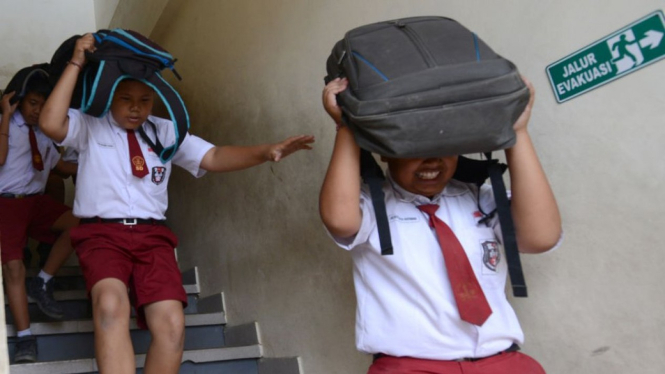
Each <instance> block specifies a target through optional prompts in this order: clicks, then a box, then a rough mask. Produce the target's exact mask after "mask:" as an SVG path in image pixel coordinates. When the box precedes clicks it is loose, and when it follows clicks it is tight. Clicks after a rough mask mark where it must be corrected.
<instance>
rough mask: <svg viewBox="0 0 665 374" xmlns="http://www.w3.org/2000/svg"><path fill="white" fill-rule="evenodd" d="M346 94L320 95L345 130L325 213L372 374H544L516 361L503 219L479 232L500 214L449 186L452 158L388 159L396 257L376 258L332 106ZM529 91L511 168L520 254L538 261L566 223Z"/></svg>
mask: <svg viewBox="0 0 665 374" xmlns="http://www.w3.org/2000/svg"><path fill="white" fill-rule="evenodd" d="M347 86H348V81H347V79H346V78H343V79H340V78H337V79H334V80H332V81H331V82H329V83H328V84H327V85H326V87H325V88H324V90H323V106H324V108H325V109H326V111H327V112H328V114H329V115H330V116H331V117H332V118H333V120H334V121H335V123H336V124H337V126H338V128H339V130H338V132H337V137H336V139H335V146H334V149H333V154H332V158H331V160H330V165H329V167H328V171H327V174H326V177H325V180H324V183H323V186H322V188H321V195H320V213H321V218H322V220H323V223H324V225H325V227H326V228H327V230H328V231H329V233H330V235H331V236H332V238H333V239H334V240H335V242H336V244H337V245H339V246H340V247H342V248H344V249H346V250H348V251H349V252H350V254H351V257H352V259H353V264H354V282H355V289H356V296H357V299H358V305H357V314H356V346H357V348H358V350H360V351H362V352H365V353H369V354H373V355H374V358H375V359H374V362H373V364H372V366H371V367H370V369H369V372H368V373H370V374H379V373H381V374H408V373H414V374H415V373H436V374H449V373H455V374H461V373H467V374H538V373H544V371H543V369H542V367H541V366H540V365H539V364H538V363H537V362H536V361H535V360H534V359H532V358H531V357H529V356H527V355H524V354H522V353H520V352H517V351H518V350H519V345H518V344H521V343H522V342H523V333H522V330H521V328H520V326H519V322H518V320H517V316H516V315H515V312H514V311H513V309H512V307H511V306H510V304H509V303H508V301H507V299H506V296H505V291H504V287H505V284H506V283H505V282H506V273H507V266H506V261H505V260H504V259H503V256H502V251H501V250H500V242H501V240H500V230H499V224H498V221H497V219H496V217H494V218H492V219H491V220H490V221H489V222H487V224H486V223H484V222H482V220H481V218H482V214H481V212H480V211H479V207H480V208H481V210H482V211H484V212H490V211H492V210H493V208H494V199H493V194H492V190H491V188H490V187H489V186H486V185H484V186H481V187H480V188H477V187H476V186H475V185H473V184H467V183H462V182H459V181H457V180H454V179H452V176H453V174H454V172H455V169H456V167H457V160H458V157H457V156H445V157H429V158H387V157H382V160H383V161H385V162H387V164H388V178H387V181H386V182H385V183H384V186H383V191H384V193H385V206H386V211H387V215H388V217H390V232H391V235H392V243H393V246H394V248H395V252H394V254H393V255H390V256H382V255H381V249H380V247H381V246H380V243H379V242H380V241H379V233H378V230H377V222H376V219H375V215H374V207H373V205H372V200H371V197H370V194H369V192H368V190H367V188H365V187H363V186H362V185H361V181H360V177H359V175H360V162H359V160H360V156H359V155H360V148H359V147H358V145H357V143H356V141H355V140H354V135H353V133H352V131H351V129H350V128H349V127H348V126H345V125H344V124H343V120H342V110H341V108H340V107H339V105H338V104H337V101H336V96H337V95H338V94H339V93H341V92H343V91H344V90H346V89H347ZM527 86H528V87H529V89H530V91H531V96H530V100H529V103H528V104H527V106H526V109H525V110H524V112H523V113H522V115H521V116H520V117H519V119H518V120H517V121H516V122H515V124H514V126H513V128H514V130H515V133H516V135H517V141H516V143H515V145H514V146H513V147H511V148H509V149H507V150H506V157H507V160H508V164H509V166H510V171H511V172H510V176H511V179H510V180H511V188H512V203H511V210H512V214H513V217H514V222H515V228H516V234H517V241H518V245H519V249H520V251H521V252H523V253H541V252H545V251H548V250H551V249H552V248H553V247H555V246H556V245H557V243H558V240H559V239H560V236H561V221H560V216H559V211H558V208H557V204H556V201H555V199H554V195H553V193H552V190H551V189H550V187H549V184H548V182H547V178H546V176H545V174H544V172H543V170H542V168H541V166H540V162H539V161H538V156H537V155H536V153H535V150H534V147H533V144H532V143H531V139H530V137H529V133H528V131H527V123H528V121H529V117H530V114H531V109H532V107H533V100H534V93H533V87H532V86H531V84H530V83H527ZM450 250H459V251H458V252H456V253H452V252H451V251H450ZM442 252H443V254H442ZM460 253H461V257H460V256H457V257H455V255H457V254H460Z"/></svg>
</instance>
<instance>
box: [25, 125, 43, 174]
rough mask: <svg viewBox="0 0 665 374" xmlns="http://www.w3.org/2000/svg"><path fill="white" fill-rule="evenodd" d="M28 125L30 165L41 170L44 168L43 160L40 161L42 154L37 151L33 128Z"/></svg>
mask: <svg viewBox="0 0 665 374" xmlns="http://www.w3.org/2000/svg"><path fill="white" fill-rule="evenodd" d="M26 126H28V135H29V136H30V151H32V167H33V168H35V169H37V170H39V171H42V170H44V161H42V155H41V153H39V147H37V137H35V130H33V129H32V126H30V125H28V124H26Z"/></svg>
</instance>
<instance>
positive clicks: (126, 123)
mask: <svg viewBox="0 0 665 374" xmlns="http://www.w3.org/2000/svg"><path fill="white" fill-rule="evenodd" d="M153 102H154V93H153V91H152V88H150V87H148V86H147V85H146V84H144V83H143V82H139V81H135V80H124V81H122V82H120V83H119V84H118V87H116V89H115V94H114V95H113V101H112V102H111V115H113V119H115V121H116V122H117V123H118V124H119V125H120V126H121V127H123V128H125V129H128V130H136V129H137V128H139V127H140V126H141V125H142V124H143V122H145V120H146V119H147V118H148V115H149V114H150V113H151V112H152V105H153Z"/></svg>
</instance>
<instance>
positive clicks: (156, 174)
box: [152, 166, 166, 184]
mask: <svg viewBox="0 0 665 374" xmlns="http://www.w3.org/2000/svg"><path fill="white" fill-rule="evenodd" d="M165 176H166V168H165V167H164V166H154V167H153V168H152V183H154V184H160V183H162V182H164V177H165Z"/></svg>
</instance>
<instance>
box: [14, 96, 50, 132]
mask: <svg viewBox="0 0 665 374" xmlns="http://www.w3.org/2000/svg"><path fill="white" fill-rule="evenodd" d="M44 102H46V97H44V95H42V94H40V93H36V92H28V94H27V95H25V96H24V97H23V99H22V100H21V104H19V111H20V112H21V115H22V116H23V119H24V120H25V123H27V124H28V125H30V126H37V125H38V124H39V113H41V111H42V107H43V106H44Z"/></svg>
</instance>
